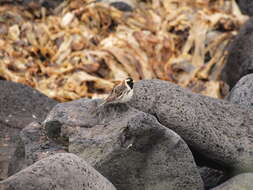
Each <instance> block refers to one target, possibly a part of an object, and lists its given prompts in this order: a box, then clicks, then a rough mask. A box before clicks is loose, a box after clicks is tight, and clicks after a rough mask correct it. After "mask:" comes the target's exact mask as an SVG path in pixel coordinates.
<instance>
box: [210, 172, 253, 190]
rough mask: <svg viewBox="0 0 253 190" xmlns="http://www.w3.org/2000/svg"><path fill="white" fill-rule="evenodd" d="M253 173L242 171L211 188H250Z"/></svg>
mask: <svg viewBox="0 0 253 190" xmlns="http://www.w3.org/2000/svg"><path fill="white" fill-rule="evenodd" d="M252 189H253V173H244V174H240V175H238V176H235V177H233V178H231V179H230V180H228V181H226V182H225V183H223V184H221V185H219V186H218V187H215V188H213V189H212V190H252Z"/></svg>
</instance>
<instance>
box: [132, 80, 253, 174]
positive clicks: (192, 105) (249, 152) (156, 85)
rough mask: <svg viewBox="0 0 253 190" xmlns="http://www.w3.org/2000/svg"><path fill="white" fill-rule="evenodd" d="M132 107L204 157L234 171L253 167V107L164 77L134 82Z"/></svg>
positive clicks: (252, 168)
mask: <svg viewBox="0 0 253 190" xmlns="http://www.w3.org/2000/svg"><path fill="white" fill-rule="evenodd" d="M130 105H131V106H132V107H135V108H136V109H138V110H141V111H143V112H146V113H150V114H152V115H154V116H155V117H156V118H157V119H158V121H159V122H160V123H161V124H163V125H164V126H165V127H167V128H170V129H172V130H173V131H175V132H176V133H177V134H179V135H180V136H181V137H182V138H183V139H184V140H185V141H186V143H187V144H188V145H189V146H190V147H191V148H193V149H194V150H195V151H197V152H198V153H199V154H201V155H203V157H208V158H209V159H210V160H212V161H213V162H216V163H218V164H219V165H220V166H221V167H223V168H224V169H227V170H233V171H234V172H242V171H244V172H245V171H253V138H252V137H253V111H252V110H251V109H245V108H244V107H241V106H239V105H235V104H232V103H229V102H228V101H224V100H220V99H214V98H211V97H207V96H203V95H200V94H195V93H192V92H191V91H190V90H187V89H183V88H181V87H179V86H178V85H175V84H173V83H170V82H166V81H161V80H142V81H140V82H137V83H135V85H134V97H133V99H132V101H131V102H130Z"/></svg>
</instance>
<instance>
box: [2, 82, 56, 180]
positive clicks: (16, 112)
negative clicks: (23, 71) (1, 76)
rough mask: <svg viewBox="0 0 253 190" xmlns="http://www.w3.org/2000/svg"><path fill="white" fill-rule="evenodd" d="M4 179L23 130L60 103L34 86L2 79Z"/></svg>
mask: <svg viewBox="0 0 253 190" xmlns="http://www.w3.org/2000/svg"><path fill="white" fill-rule="evenodd" d="M0 92H1V93H0V105H1V109H0V179H5V178H6V177H7V176H8V167H9V162H10V159H11V157H12V155H13V153H14V151H15V149H16V145H17V143H19V142H20V140H21V139H20V138H19V132H20V130H21V129H22V128H24V127H25V126H27V125H28V124H29V123H31V122H32V121H42V120H44V118H45V117H46V115H47V113H48V111H49V110H51V108H52V107H53V106H54V105H56V104H57V102H56V101H55V100H52V99H50V98H48V97H47V96H45V95H43V94H41V93H40V92H38V91H36V90H33V89H32V88H30V87H28V86H25V85H22V84H18V83H13V82H10V81H4V80H0Z"/></svg>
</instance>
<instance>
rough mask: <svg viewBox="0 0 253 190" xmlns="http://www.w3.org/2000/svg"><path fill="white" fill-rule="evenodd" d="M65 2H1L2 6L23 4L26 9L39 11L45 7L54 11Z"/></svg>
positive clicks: (36, 0)
mask: <svg viewBox="0 0 253 190" xmlns="http://www.w3.org/2000/svg"><path fill="white" fill-rule="evenodd" d="M62 2H63V0H0V4H4V3H13V4H21V5H23V6H24V7H26V8H30V9H37V8H41V7H45V8H47V9H54V8H56V7H57V6H58V5H60V4H61V3H62Z"/></svg>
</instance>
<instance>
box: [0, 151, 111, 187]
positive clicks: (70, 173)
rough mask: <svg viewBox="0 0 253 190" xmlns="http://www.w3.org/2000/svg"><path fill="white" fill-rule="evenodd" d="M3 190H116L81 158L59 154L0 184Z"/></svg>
mask: <svg viewBox="0 0 253 190" xmlns="http://www.w3.org/2000/svg"><path fill="white" fill-rule="evenodd" d="M0 189H1V190H2V189H4V190H14V189H15V190H49V189H50V190H52V189H57V190H78V189H85V190H116V189H115V187H114V186H113V185H112V184H111V183H110V182H109V181H108V180H107V179H105V178H104V177H103V176H102V175H101V174H99V173H98V172H97V171H96V170H95V169H94V168H92V167H91V166H89V165H88V164H87V163H86V162H85V161H84V160H82V159H80V158H79V157H78V156H76V155H74V154H69V153H59V154H56V155H54V156H50V157H47V158H45V159H42V160H40V161H38V162H36V163H35V164H33V165H31V166H30V167H28V168H26V169H24V170H22V171H20V172H18V173H16V174H15V175H13V176H11V177H9V178H7V179H6V180H4V181H1V182H0Z"/></svg>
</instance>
